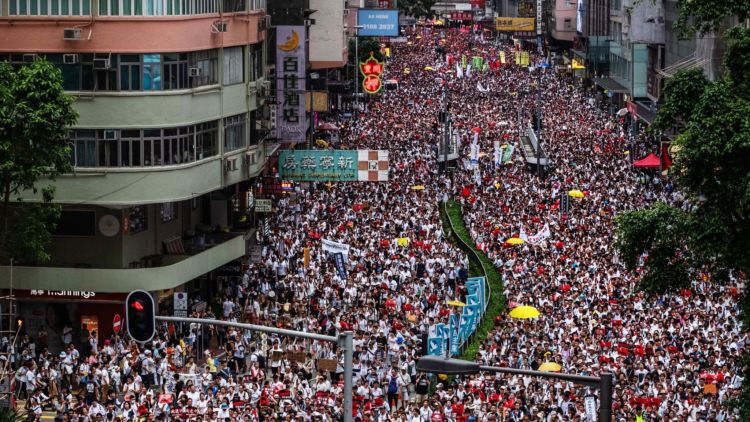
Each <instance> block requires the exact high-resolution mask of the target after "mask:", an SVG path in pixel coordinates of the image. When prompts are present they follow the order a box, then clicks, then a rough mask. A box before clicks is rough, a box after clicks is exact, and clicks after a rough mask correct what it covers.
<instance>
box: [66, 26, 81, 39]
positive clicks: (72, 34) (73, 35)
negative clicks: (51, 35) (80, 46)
mask: <svg viewBox="0 0 750 422" xmlns="http://www.w3.org/2000/svg"><path fill="white" fill-rule="evenodd" d="M63 39H65V40H80V39H81V28H65V29H63Z"/></svg>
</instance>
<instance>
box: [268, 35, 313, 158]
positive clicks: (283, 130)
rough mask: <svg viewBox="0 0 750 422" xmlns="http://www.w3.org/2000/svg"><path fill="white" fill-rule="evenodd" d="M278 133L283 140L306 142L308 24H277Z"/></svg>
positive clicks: (281, 140) (287, 141)
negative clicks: (306, 30) (306, 33)
mask: <svg viewBox="0 0 750 422" xmlns="http://www.w3.org/2000/svg"><path fill="white" fill-rule="evenodd" d="M276 40H277V41H276V96H277V104H278V110H277V112H276V136H277V138H278V139H279V142H286V143H291V142H304V141H305V132H306V130H307V115H306V114H305V97H304V95H305V92H304V91H305V88H306V84H305V65H306V57H305V56H306V54H305V49H306V45H307V42H306V35H305V27H304V25H284V26H278V27H276Z"/></svg>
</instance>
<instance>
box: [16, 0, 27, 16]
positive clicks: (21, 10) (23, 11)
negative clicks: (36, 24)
mask: <svg viewBox="0 0 750 422" xmlns="http://www.w3.org/2000/svg"><path fill="white" fill-rule="evenodd" d="M26 1H27V0H21V2H20V4H19V6H20V7H19V8H18V14H19V15H21V16H23V15H26V14H28V13H29V9H28V5H27V4H26Z"/></svg>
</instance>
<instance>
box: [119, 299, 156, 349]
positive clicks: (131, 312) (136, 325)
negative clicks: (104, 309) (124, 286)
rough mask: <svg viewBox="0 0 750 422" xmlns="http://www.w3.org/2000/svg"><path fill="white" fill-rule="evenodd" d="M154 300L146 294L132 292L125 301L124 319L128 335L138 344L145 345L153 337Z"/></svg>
mask: <svg viewBox="0 0 750 422" xmlns="http://www.w3.org/2000/svg"><path fill="white" fill-rule="evenodd" d="M154 308H155V307H154V299H153V298H152V297H151V295H150V294H149V293H148V292H145V291H143V290H134V291H132V292H130V294H129V295H128V298H127V299H126V300H125V317H126V319H127V321H126V322H127V326H128V334H130V337H132V338H133V340H135V341H137V342H139V343H146V342H147V341H149V340H151V339H152V338H153V337H154V331H155V329H156V322H155V321H154V311H155V309H154Z"/></svg>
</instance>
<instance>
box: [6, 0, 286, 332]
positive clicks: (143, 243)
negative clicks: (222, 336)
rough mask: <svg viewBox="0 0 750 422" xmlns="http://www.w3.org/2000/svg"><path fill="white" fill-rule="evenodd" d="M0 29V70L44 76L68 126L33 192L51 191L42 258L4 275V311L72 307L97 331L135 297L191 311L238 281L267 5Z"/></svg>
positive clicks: (143, 2)
mask: <svg viewBox="0 0 750 422" xmlns="http://www.w3.org/2000/svg"><path fill="white" fill-rule="evenodd" d="M0 21H2V23H3V25H0V61H8V62H10V63H11V64H12V65H13V66H15V67H20V66H24V65H26V64H28V63H30V62H33V61H34V60H39V59H41V58H44V59H46V60H48V61H50V62H52V63H54V64H55V65H56V66H57V67H58V68H59V69H60V70H61V71H62V74H63V77H64V87H65V89H66V90H67V91H68V92H69V93H70V94H71V95H73V96H74V97H75V98H76V102H75V108H76V110H77V111H78V113H79V114H80V117H79V120H78V123H77V124H76V126H75V127H73V128H71V131H70V145H71V147H72V151H73V153H72V156H71V160H72V161H73V163H74V171H73V173H71V174H67V175H63V176H62V177H58V178H57V180H56V181H54V182H49V181H45V180H43V181H41V182H40V183H39V185H46V184H48V183H54V185H55V187H56V197H55V200H56V201H57V202H59V203H61V204H63V212H62V218H61V220H60V223H59V226H58V227H57V229H56V231H55V232H54V236H53V241H52V246H51V255H52V260H51V262H50V263H49V264H47V265H46V266H44V267H33V266H20V267H15V268H14V269H13V283H14V289H16V290H14V291H15V293H16V294H17V296H18V298H19V299H20V300H25V299H34V303H33V304H28V305H26V306H22V307H21V309H22V311H23V312H37V311H38V309H36V308H35V307H39V306H41V307H42V308H40V309H42V311H43V310H44V309H43V307H44V306H46V305H45V303H46V302H47V301H49V302H54V303H55V306H58V305H60V304H59V301H60V300H63V301H65V304H62V305H60V306H64V307H77V308H76V310H75V311H70V312H69V315H78V316H80V317H81V318H83V316H82V315H84V314H85V315H87V318H89V319H88V320H89V321H90V323H93V322H91V315H95V316H96V315H98V318H99V319H102V320H107V319H109V320H108V321H107V322H108V323H107V324H102V323H101V322H100V323H99V324H100V325H99V326H100V327H109V328H110V329H111V326H112V324H111V321H112V319H111V318H112V314H113V313H114V312H116V311H117V309H118V308H117V307H101V308H96V309H94V308H92V306H93V305H92V303H96V302H99V303H101V302H108V301H121V300H122V299H123V298H124V295H123V293H124V292H128V291H131V290H133V289H145V290H148V291H152V292H158V293H161V294H162V295H165V297H166V295H167V293H169V292H172V291H174V289H178V290H179V291H184V292H190V294H191V297H197V296H196V295H201V292H204V293H205V292H206V290H210V289H212V283H202V282H201V281H200V280H201V278H206V277H207V276H206V274H207V273H208V274H209V276H208V277H213V275H215V274H219V273H222V272H224V274H225V275H227V273H235V272H236V273H237V274H239V268H237V266H238V265H239V264H236V265H235V264H234V262H235V260H237V259H238V258H240V257H243V256H245V255H246V254H247V253H248V245H249V239H251V238H252V234H253V231H252V228H253V227H254V226H255V223H256V222H255V213H254V212H253V207H254V198H255V196H254V191H253V186H254V179H255V178H256V177H257V176H258V175H259V174H261V172H262V171H263V170H264V166H265V163H266V158H267V157H268V156H269V155H271V154H272V153H273V151H274V145H273V144H271V143H269V142H267V141H266V140H265V139H264V134H265V131H264V130H263V128H264V127H266V126H267V124H266V122H265V121H264V120H265V118H264V113H263V96H264V95H265V94H264V93H265V92H266V91H267V86H268V82H267V80H266V79H265V78H264V72H265V69H264V66H265V56H266V46H265V39H266V30H267V28H268V24H269V20H268V19H267V17H266V1H265V0H223V1H217V0H194V1H190V2H186V1H181V0H44V1H38V0H10V1H3V2H2V8H1V9H0ZM20 199H23V200H24V201H38V200H39V196H38V195H35V194H34V193H33V192H23V193H22V194H21V195H20ZM228 263H232V264H230V266H229V267H227V266H226V264H228ZM227 268H229V269H227ZM214 270H217V271H214ZM0 273H2V274H8V273H9V269H8V268H7V267H5V268H0ZM0 287H2V288H7V287H9V278H8V277H6V276H2V277H0ZM193 293H195V295H193ZM157 296H158V294H157ZM158 297H159V296H158ZM203 297H206V296H205V295H203ZM203 305H204V306H205V303H204V304H203ZM78 322H80V321H76V323H75V324H73V325H74V327H77V326H79V324H78ZM102 334H103V335H105V336H108V335H109V333H108V332H107V330H105V329H104V328H102Z"/></svg>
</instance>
